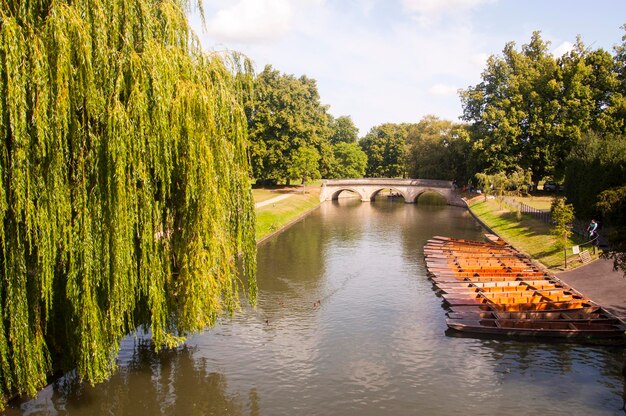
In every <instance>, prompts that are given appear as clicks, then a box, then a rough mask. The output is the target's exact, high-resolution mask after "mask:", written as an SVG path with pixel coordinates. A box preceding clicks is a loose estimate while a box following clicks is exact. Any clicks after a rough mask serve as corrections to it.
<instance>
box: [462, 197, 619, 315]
mask: <svg viewBox="0 0 626 416" xmlns="http://www.w3.org/2000/svg"><path fill="white" fill-rule="evenodd" d="M468 206H469V209H470V211H471V212H472V213H473V214H474V216H475V217H476V218H477V219H478V220H479V221H481V222H482V223H483V224H484V225H486V226H487V227H488V228H490V229H491V231H492V232H494V233H495V234H497V235H499V236H500V237H501V238H502V239H503V240H505V241H506V242H507V243H508V244H510V245H512V246H513V247H515V248H516V249H518V250H519V251H521V252H522V253H523V254H525V255H527V256H529V257H530V258H532V259H533V260H535V262H536V263H539V265H541V266H543V267H545V268H546V269H548V270H549V271H550V272H551V273H553V274H554V275H555V276H556V277H557V278H558V279H559V280H561V281H563V282H564V283H565V284H567V285H568V286H570V287H572V288H574V289H575V290H577V291H578V292H580V293H581V294H583V295H584V296H586V297H588V298H590V299H592V300H593V301H594V302H596V303H597V304H599V305H601V306H602V307H604V308H605V309H607V310H608V311H610V312H611V313H613V314H614V315H615V316H617V317H618V318H620V319H621V320H622V321H625V322H626V278H624V274H623V273H622V272H621V271H614V270H613V262H612V261H610V260H605V259H599V258H598V254H597V253H596V254H592V261H591V262H590V263H588V264H584V265H583V264H582V262H581V261H580V258H579V256H578V255H574V254H572V252H571V247H572V246H573V245H575V244H580V243H581V242H582V241H580V239H579V238H577V237H574V238H573V239H571V240H570V242H569V243H568V246H569V247H570V249H569V253H568V268H567V269H566V270H563V264H564V256H563V251H562V250H557V249H554V248H551V247H553V245H554V236H552V235H550V230H549V227H548V225H547V224H545V223H543V222H542V221H539V220H536V219H534V218H533V217H531V216H529V215H521V216H519V215H517V213H516V212H511V211H510V210H508V209H507V208H506V206H502V207H500V204H499V203H498V202H497V201H495V200H487V201H484V198H483V197H478V198H474V199H472V200H470V201H469V202H468Z"/></svg>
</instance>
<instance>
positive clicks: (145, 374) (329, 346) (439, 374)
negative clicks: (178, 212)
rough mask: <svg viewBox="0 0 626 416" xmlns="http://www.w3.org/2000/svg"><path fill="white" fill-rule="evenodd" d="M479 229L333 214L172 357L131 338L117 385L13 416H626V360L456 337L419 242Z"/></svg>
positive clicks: (590, 351) (578, 349)
mask: <svg viewBox="0 0 626 416" xmlns="http://www.w3.org/2000/svg"><path fill="white" fill-rule="evenodd" d="M383 199H384V198H383ZM483 232H484V231H483V230H482V229H481V228H480V227H479V226H478V225H477V223H476V222H475V221H474V220H473V219H472V218H471V217H470V216H469V214H468V213H467V212H466V211H464V210H462V209H459V208H452V207H433V206H430V207H429V206H419V205H405V204H404V203H397V202H391V201H389V200H386V199H385V200H381V201H377V202H375V203H371V204H370V203H361V202H359V201H349V200H345V201H341V202H339V203H326V204H324V205H322V207H321V208H320V209H319V210H317V211H315V212H314V213H313V214H312V215H310V216H308V217H307V218H305V219H304V220H303V221H301V222H299V223H297V224H296V225H294V226H293V227H291V228H290V229H289V230H287V231H286V232H285V233H283V234H281V235H279V236H278V237H276V238H273V239H271V240H270V241H268V242H267V243H264V244H263V245H261V246H260V247H259V254H258V266H259V270H258V284H259V302H258V307H257V308H256V309H250V308H244V310H243V311H242V312H241V313H240V314H238V315H237V316H236V317H235V319H233V320H225V321H224V322H223V323H222V324H221V325H219V326H218V327H216V328H214V329H213V330H211V331H207V332H205V333H202V334H198V335H195V336H193V337H192V338H190V339H189V341H188V342H187V344H186V346H185V347H184V348H180V349H179V350H177V351H170V352H165V353H161V354H154V353H153V352H152V351H151V348H150V346H149V344H148V343H147V342H146V341H145V340H142V339H141V338H128V339H127V340H125V341H124V345H123V348H122V352H121V354H120V368H119V372H118V373H117V374H116V375H115V376H113V377H112V379H111V380H110V381H109V382H107V383H104V384H101V385H98V386H96V387H89V386H84V385H81V384H78V383H76V382H73V381H72V380H71V378H70V377H66V378H64V379H62V380H59V381H58V382H57V383H55V384H54V385H52V386H49V387H48V388H47V389H45V390H44V391H42V392H41V393H40V395H39V396H38V398H37V399H34V400H31V401H26V402H23V403H16V404H14V407H13V408H12V409H11V410H9V413H10V414H29V415H32V414H71V415H125V414H128V415H131V414H132V415H144V414H145V415H269V416H274V415H450V414H456V413H462V414H465V415H494V414H509V415H510V414H517V415H530V414H542V415H564V414H567V415H618V414H620V415H623V414H624V413H623V412H622V411H621V410H620V408H621V405H622V399H621V393H622V388H623V380H622V378H621V365H622V350H621V349H610V348H601V347H588V346H577V345H564V344H556V345H555V344H544V343H520V342H513V341H495V340H479V339H472V338H457V337H450V336H446V334H445V330H446V325H445V310H444V309H443V308H442V306H441V299H440V298H438V297H437V296H436V295H435V292H434V291H433V286H432V284H431V283H430V282H429V281H428V279H427V277H426V271H425V265H424V259H423V253H422V247H423V246H424V244H425V243H426V240H427V239H429V238H430V237H432V236H433V235H448V236H455V237H459V238H473V239H482V233H483Z"/></svg>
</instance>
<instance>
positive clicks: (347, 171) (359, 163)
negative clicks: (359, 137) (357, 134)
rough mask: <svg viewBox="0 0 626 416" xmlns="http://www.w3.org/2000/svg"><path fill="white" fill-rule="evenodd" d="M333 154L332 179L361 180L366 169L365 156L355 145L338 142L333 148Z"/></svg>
mask: <svg viewBox="0 0 626 416" xmlns="http://www.w3.org/2000/svg"><path fill="white" fill-rule="evenodd" d="M333 151H334V153H335V166H334V167H333V171H332V177H334V178H361V177H363V176H364V175H365V169H366V168H367V155H366V154H365V152H364V151H363V150H361V148H360V147H359V145H358V144H357V143H345V142H339V143H337V144H335V145H334V146H333Z"/></svg>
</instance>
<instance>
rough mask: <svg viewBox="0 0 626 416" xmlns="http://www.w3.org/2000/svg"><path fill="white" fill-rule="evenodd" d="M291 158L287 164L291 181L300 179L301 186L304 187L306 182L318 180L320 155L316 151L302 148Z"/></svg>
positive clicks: (310, 148)
mask: <svg viewBox="0 0 626 416" xmlns="http://www.w3.org/2000/svg"><path fill="white" fill-rule="evenodd" d="M291 158H292V160H291V163H290V164H289V177H290V178H291V179H301V180H302V184H303V185H304V186H305V187H306V181H307V180H309V179H319V178H320V172H319V168H318V166H319V160H320V155H319V153H318V152H317V150H315V149H314V148H312V147H306V146H303V147H301V148H299V149H297V150H296V151H295V152H294V153H293V154H292V156H291Z"/></svg>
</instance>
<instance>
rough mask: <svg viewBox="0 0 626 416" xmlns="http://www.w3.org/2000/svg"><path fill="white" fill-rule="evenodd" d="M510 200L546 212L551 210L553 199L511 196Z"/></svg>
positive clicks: (547, 197) (549, 197)
mask: <svg viewBox="0 0 626 416" xmlns="http://www.w3.org/2000/svg"><path fill="white" fill-rule="evenodd" d="M509 198H511V199H514V200H516V201H518V202H521V203H523V204H526V205H528V206H529V207H533V208H536V209H546V210H549V209H550V207H551V205H552V199H553V198H552V197H551V196H511V197H509Z"/></svg>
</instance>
